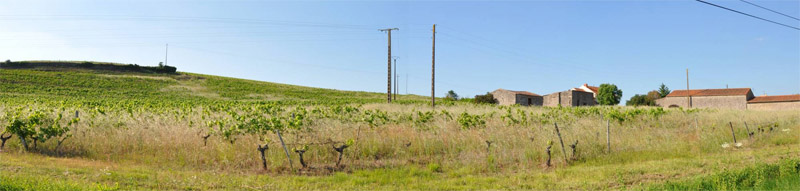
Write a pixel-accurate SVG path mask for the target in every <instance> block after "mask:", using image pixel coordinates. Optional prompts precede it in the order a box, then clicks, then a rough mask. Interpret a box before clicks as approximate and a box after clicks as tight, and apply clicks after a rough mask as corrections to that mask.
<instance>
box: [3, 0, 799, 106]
mask: <svg viewBox="0 0 800 191" xmlns="http://www.w3.org/2000/svg"><path fill="white" fill-rule="evenodd" d="M710 2H712V3H716V4H719V5H722V6H726V7H730V8H733V9H736V10H740V11H743V12H747V13H751V14H754V15H758V16H761V17H764V18H767V19H771V20H774V21H777V22H781V23H785V24H788V25H792V26H800V22H798V21H797V20H794V19H791V18H788V17H784V16H781V15H778V14H774V13H771V12H768V11H766V10H763V9H759V8H757V7H754V6H751V5H748V4H745V3H743V2H740V1H710ZM752 2H754V3H757V4H759V5H762V6H765V7H769V8H772V9H774V10H776V11H780V12H782V13H785V14H789V15H794V16H795V17H800V1H752ZM432 24H437V39H436V40H437V42H436V53H437V54H436V64H437V65H436V71H437V73H436V79H437V82H436V87H437V93H436V94H437V96H443V95H444V93H445V92H446V91H447V90H455V91H456V92H457V93H459V94H460V95H462V96H473V95H475V94H480V93H485V92H489V91H492V90H494V89H497V88H505V89H512V90H527V91H531V92H534V93H537V94H542V95H543V94H548V93H552V92H556V91H562V90H566V89H569V88H572V87H578V86H580V85H582V84H584V83H589V84H590V85H595V86H596V85H599V84H601V83H613V84H616V85H617V86H618V87H619V88H621V89H622V90H623V94H624V97H623V103H624V100H627V99H628V98H630V97H631V96H633V95H634V94H645V93H646V92H647V91H650V90H653V89H656V88H657V86H658V85H660V84H661V83H665V84H666V85H667V86H669V87H670V88H671V89H685V88H686V86H685V85H686V81H685V70H686V68H689V69H690V78H691V86H692V88H693V89H694V88H725V86H726V85H728V86H729V87H731V88H734V87H750V88H753V91H754V93H755V94H756V95H761V94H764V93H767V94H769V95H779V94H796V93H800V31H798V30H795V29H791V28H787V27H783V26H779V25H775V24H772V23H768V22H764V21H760V20H757V19H753V18H750V17H746V16H744V15H740V14H736V13H733V12H730V11H726V10H723V9H720V8H716V7H712V6H709V5H706V4H702V3H699V2H696V1H691V0H685V1H510V2H490V1H484V2H481V1H465V2H457V1H441V2H433V1H353V2H344V1H147V0H143V1H16V0H11V1H0V26H2V27H0V59H2V60H5V59H11V60H93V61H110V62H121V63H136V64H140V65H156V64H158V62H161V61H164V52H165V47H164V46H165V44H166V43H169V44H170V49H169V60H168V64H169V65H173V66H177V67H178V70H180V71H187V72H194V73H203V74H212V75H221V76H230V77H237V78H246V79H254V80H261V81H270V82H278V83H286V84H296V85H304V86H313V87H323V88H332V89H342V90H359V91H371V92H385V91H386V60H387V58H386V56H387V55H386V38H387V37H386V34H385V33H383V32H380V31H378V29H380V28H388V27H397V28H400V30H399V31H395V32H393V33H392V36H393V41H392V45H393V47H392V50H393V56H397V57H399V58H398V61H397V62H398V71H399V73H398V75H400V82H401V83H400V93H405V92H408V93H410V94H420V95H430V64H431V63H430V60H431V25H432ZM406 75H408V79H407V78H406ZM406 80H407V81H408V82H407V83H406ZM406 85H407V87H408V88H406Z"/></svg>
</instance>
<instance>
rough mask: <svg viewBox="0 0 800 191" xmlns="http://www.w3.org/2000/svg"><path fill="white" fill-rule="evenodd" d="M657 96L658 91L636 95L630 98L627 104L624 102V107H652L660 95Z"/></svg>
mask: <svg viewBox="0 0 800 191" xmlns="http://www.w3.org/2000/svg"><path fill="white" fill-rule="evenodd" d="M659 94H660V93H659V92H658V91H656V90H653V91H650V92H647V95H639V94H636V95H634V96H633V97H631V99H629V100H628V101H627V102H625V105H627V106H641V105H647V106H654V105H656V100H657V99H659V98H661V95H659Z"/></svg>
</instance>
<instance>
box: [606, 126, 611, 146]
mask: <svg viewBox="0 0 800 191" xmlns="http://www.w3.org/2000/svg"><path fill="white" fill-rule="evenodd" d="M606 145H607V146H608V152H609V153H611V125H610V122H609V121H608V120H606Z"/></svg>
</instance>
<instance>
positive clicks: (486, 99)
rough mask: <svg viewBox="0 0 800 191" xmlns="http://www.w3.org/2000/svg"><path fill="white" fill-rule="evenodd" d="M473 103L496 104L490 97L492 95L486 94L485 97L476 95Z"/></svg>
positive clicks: (495, 100)
mask: <svg viewBox="0 0 800 191" xmlns="http://www.w3.org/2000/svg"><path fill="white" fill-rule="evenodd" d="M475 103H488V104H496V103H497V99H494V95H492V93H489V92H486V95H476V96H475Z"/></svg>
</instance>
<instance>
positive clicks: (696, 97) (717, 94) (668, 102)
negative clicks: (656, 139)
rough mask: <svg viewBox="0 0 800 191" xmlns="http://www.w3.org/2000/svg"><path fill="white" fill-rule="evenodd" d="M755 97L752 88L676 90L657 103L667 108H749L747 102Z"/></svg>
mask: <svg viewBox="0 0 800 191" xmlns="http://www.w3.org/2000/svg"><path fill="white" fill-rule="evenodd" d="M687 96H688V98H687ZM753 98H755V96H753V91H751V90H750V88H729V89H699V90H688V91H687V90H674V91H672V93H670V94H669V95H667V96H666V97H663V98H661V99H658V100H656V104H657V105H659V106H662V107H667V108H674V107H683V108H687V107H688V106H691V108H725V109H747V105H748V103H747V102H748V101H749V100H751V99H753Z"/></svg>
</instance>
